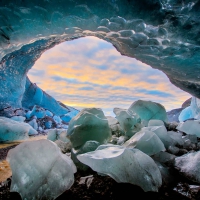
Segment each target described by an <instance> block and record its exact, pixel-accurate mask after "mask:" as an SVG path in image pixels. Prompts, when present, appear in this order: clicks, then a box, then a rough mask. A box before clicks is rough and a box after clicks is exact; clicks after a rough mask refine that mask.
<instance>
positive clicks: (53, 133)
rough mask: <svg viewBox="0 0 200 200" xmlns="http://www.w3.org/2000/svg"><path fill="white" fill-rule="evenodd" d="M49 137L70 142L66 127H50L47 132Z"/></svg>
mask: <svg viewBox="0 0 200 200" xmlns="http://www.w3.org/2000/svg"><path fill="white" fill-rule="evenodd" d="M47 139H48V140H51V141H56V140H61V141H63V142H70V140H69V139H68V138H67V130H66V129H49V130H48V132H47Z"/></svg>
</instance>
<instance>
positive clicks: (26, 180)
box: [7, 139, 76, 200]
mask: <svg viewBox="0 0 200 200" xmlns="http://www.w3.org/2000/svg"><path fill="white" fill-rule="evenodd" d="M7 160H8V162H9V163H10V167H11V169H12V182H11V188H10V191H11V192H18V193H19V194H20V195H21V197H22V199H27V200H28V199H30V200H31V199H55V198H56V197H58V196H59V195H60V194H62V193H63V192H64V191H66V190H67V189H69V188H70V187H71V186H72V185H73V183H74V173H75V172H76V166H75V165H74V163H73V161H72V160H71V159H70V158H69V157H68V156H67V155H65V154H62V153H61V151H60V149H59V148H58V147H57V145H56V144H54V143H53V142H51V141H49V140H45V139H43V140H38V141H31V142H30V141H29V142H24V143H21V144H20V145H18V146H17V147H15V148H14V149H12V150H10V151H9V152H8V156H7Z"/></svg>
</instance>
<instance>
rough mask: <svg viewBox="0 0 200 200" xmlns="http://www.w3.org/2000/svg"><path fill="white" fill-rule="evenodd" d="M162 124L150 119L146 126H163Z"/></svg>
mask: <svg viewBox="0 0 200 200" xmlns="http://www.w3.org/2000/svg"><path fill="white" fill-rule="evenodd" d="M164 125H165V124H164V122H163V121H161V120H159V119H151V120H149V122H148V126H164Z"/></svg>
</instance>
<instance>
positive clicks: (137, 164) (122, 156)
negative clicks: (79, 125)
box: [77, 145, 162, 192]
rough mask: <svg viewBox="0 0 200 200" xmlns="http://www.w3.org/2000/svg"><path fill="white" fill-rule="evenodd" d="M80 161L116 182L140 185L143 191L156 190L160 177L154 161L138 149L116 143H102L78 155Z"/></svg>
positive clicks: (159, 184) (160, 182)
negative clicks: (93, 149)
mask: <svg viewBox="0 0 200 200" xmlns="http://www.w3.org/2000/svg"><path fill="white" fill-rule="evenodd" d="M77 158H78V159H79V160H80V162H82V163H84V164H86V165H88V166H89V167H91V168H92V169H93V170H94V171H97V172H98V173H100V174H104V175H105V174H106V175H108V176H110V177H112V178H113V179H114V180H115V181H117V182H118V183H131V184H134V185H138V186H140V187H141V188H142V189H143V190H144V191H145V192H147V191H154V192H157V191H158V189H159V187H160V186H161V184H162V177H161V174H160V171H159V169H158V167H157V165H156V164H155V162H154V161H153V160H152V159H151V158H150V157H149V156H147V155H146V154H144V153H143V152H141V151H140V150H138V149H134V148H130V149H127V148H124V147H122V146H117V145H102V146H99V147H98V148H97V150H95V151H92V152H89V153H85V154H81V155H78V156H77Z"/></svg>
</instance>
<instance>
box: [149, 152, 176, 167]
mask: <svg viewBox="0 0 200 200" xmlns="http://www.w3.org/2000/svg"><path fill="white" fill-rule="evenodd" d="M151 157H152V158H153V159H154V160H155V161H158V162H160V163H163V164H173V163H174V160H175V158H176V156H175V155H173V154H170V153H168V152H163V151H161V152H159V153H157V154H155V155H153V156H151Z"/></svg>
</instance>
